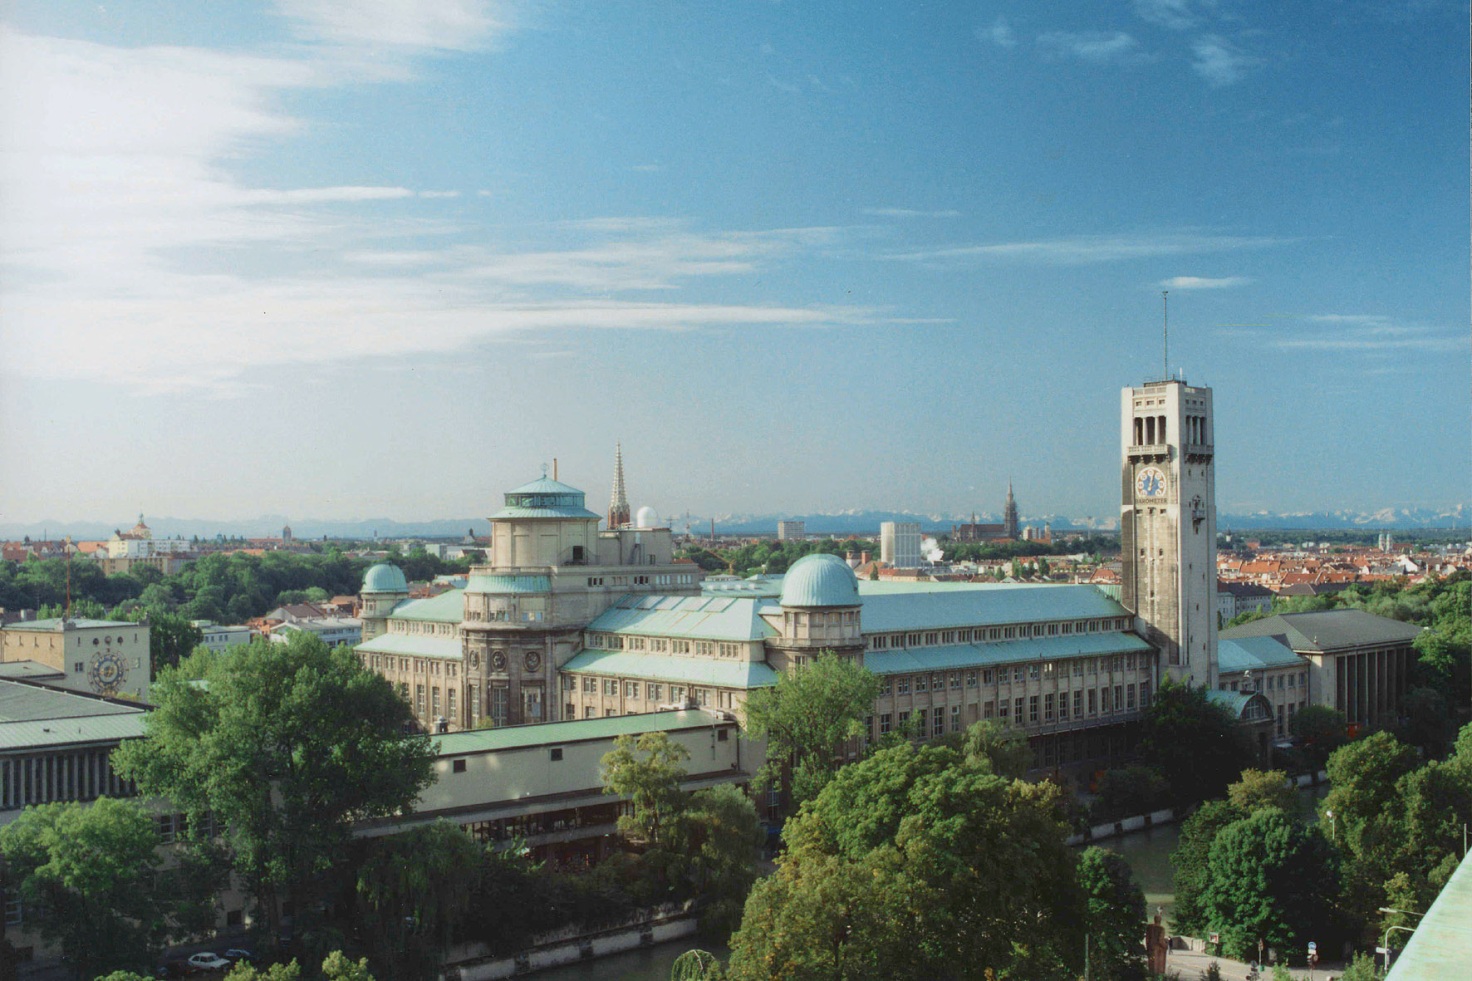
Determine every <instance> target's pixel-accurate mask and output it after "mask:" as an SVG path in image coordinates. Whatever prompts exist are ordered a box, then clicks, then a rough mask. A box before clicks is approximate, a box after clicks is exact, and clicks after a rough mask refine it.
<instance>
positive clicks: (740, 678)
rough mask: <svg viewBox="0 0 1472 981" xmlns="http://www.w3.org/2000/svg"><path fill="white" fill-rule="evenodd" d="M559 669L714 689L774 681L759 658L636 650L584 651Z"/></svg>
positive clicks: (744, 686) (759, 686) (757, 685)
mask: <svg viewBox="0 0 1472 981" xmlns="http://www.w3.org/2000/svg"><path fill="white" fill-rule="evenodd" d="M562 670H563V671H565V672H569V673H571V674H601V675H609V676H611V677H616V678H648V679H650V680H651V681H673V682H680V683H683V684H691V685H711V686H712V687H716V688H765V687H767V686H768V685H775V684H776V683H777V672H775V671H773V670H772V669H771V668H769V667H767V665H765V664H763V663H762V662H760V661H733V660H719V661H718V660H715V659H713V658H705V657H679V656H676V655H671V654H645V653H642V652H639V651H595V650H584V651H580V652H578V654H577V655H576V656H574V657H573V659H572V660H571V661H568V662H567V663H566V664H565V665H563V666H562Z"/></svg>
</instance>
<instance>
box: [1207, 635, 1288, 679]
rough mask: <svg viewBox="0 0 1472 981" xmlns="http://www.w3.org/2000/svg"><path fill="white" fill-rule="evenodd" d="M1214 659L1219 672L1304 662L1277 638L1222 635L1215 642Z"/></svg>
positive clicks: (1234, 672) (1286, 665) (1284, 666)
mask: <svg viewBox="0 0 1472 981" xmlns="http://www.w3.org/2000/svg"><path fill="white" fill-rule="evenodd" d="M1216 661H1217V670H1218V671H1219V672H1220V673H1221V674H1237V673H1238V672H1241V671H1263V670H1266V669H1268V668H1291V667H1295V666H1299V665H1302V664H1303V663H1304V660H1303V658H1301V657H1299V656H1298V655H1297V654H1295V653H1293V651H1292V649H1291V648H1289V647H1288V646H1287V645H1285V644H1284V643H1283V642H1282V641H1280V640H1278V638H1276V637H1237V638H1228V637H1222V638H1220V639H1219V640H1218V641H1217V656H1216Z"/></svg>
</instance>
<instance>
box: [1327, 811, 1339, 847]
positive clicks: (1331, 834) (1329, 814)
mask: <svg viewBox="0 0 1472 981" xmlns="http://www.w3.org/2000/svg"><path fill="white" fill-rule="evenodd" d="M1324 817H1326V818H1328V819H1329V840H1330V841H1338V838H1336V837H1335V835H1334V808H1332V807H1331V808H1329V809H1328V810H1326V811H1325V812H1324Z"/></svg>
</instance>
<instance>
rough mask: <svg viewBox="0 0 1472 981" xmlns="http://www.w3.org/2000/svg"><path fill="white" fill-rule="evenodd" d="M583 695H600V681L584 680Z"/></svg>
mask: <svg viewBox="0 0 1472 981" xmlns="http://www.w3.org/2000/svg"><path fill="white" fill-rule="evenodd" d="M583 694H584V695H596V694H598V679H597V678H584V679H583Z"/></svg>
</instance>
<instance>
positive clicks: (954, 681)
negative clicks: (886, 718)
mask: <svg viewBox="0 0 1472 981" xmlns="http://www.w3.org/2000/svg"><path fill="white" fill-rule="evenodd" d="M1137 665H1138V667H1141V668H1145V667H1149V662H1148V660H1146V658H1145V656H1144V655H1141V656H1140V657H1139V658H1138V659H1137V658H1136V656H1135V655H1134V654H1112V655H1109V656H1108V657H1097V658H1095V657H1081V658H1075V659H1073V660H1071V661H1041V662H1038V663H1036V664H1014V665H1012V666H1010V667H1004V668H985V669H983V670H981V671H979V672H978V671H966V672H960V671H951V672H948V673H946V674H941V673H939V672H937V673H935V674H930V675H923V674H917V675H913V676H911V675H902V676H898V677H885V678H883V679H881V681H880V687H879V694H881V695H889V694H892V693H897V694H900V695H908V694H910V692H911V690H912V687H913V690H914V691H915V692H917V693H918V692H925V691H940V690H941V689H942V688H945V687H949V688H960V687H961V684H962V678H963V677H964V679H965V685H966V687H967V688H975V687H976V683H977V678H978V676H979V677H980V679H981V683H982V684H984V685H991V684H1007V683H1008V682H1009V681H1010V682H1011V683H1013V684H1017V683H1020V682H1022V681H1024V680H1027V681H1038V680H1044V681H1047V680H1053V679H1057V678H1063V677H1067V676H1069V675H1072V676H1073V677H1075V678H1081V677H1083V676H1084V675H1086V674H1098V673H1100V672H1111V671H1113V672H1118V671H1133V670H1135V668H1136V666H1137Z"/></svg>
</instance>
